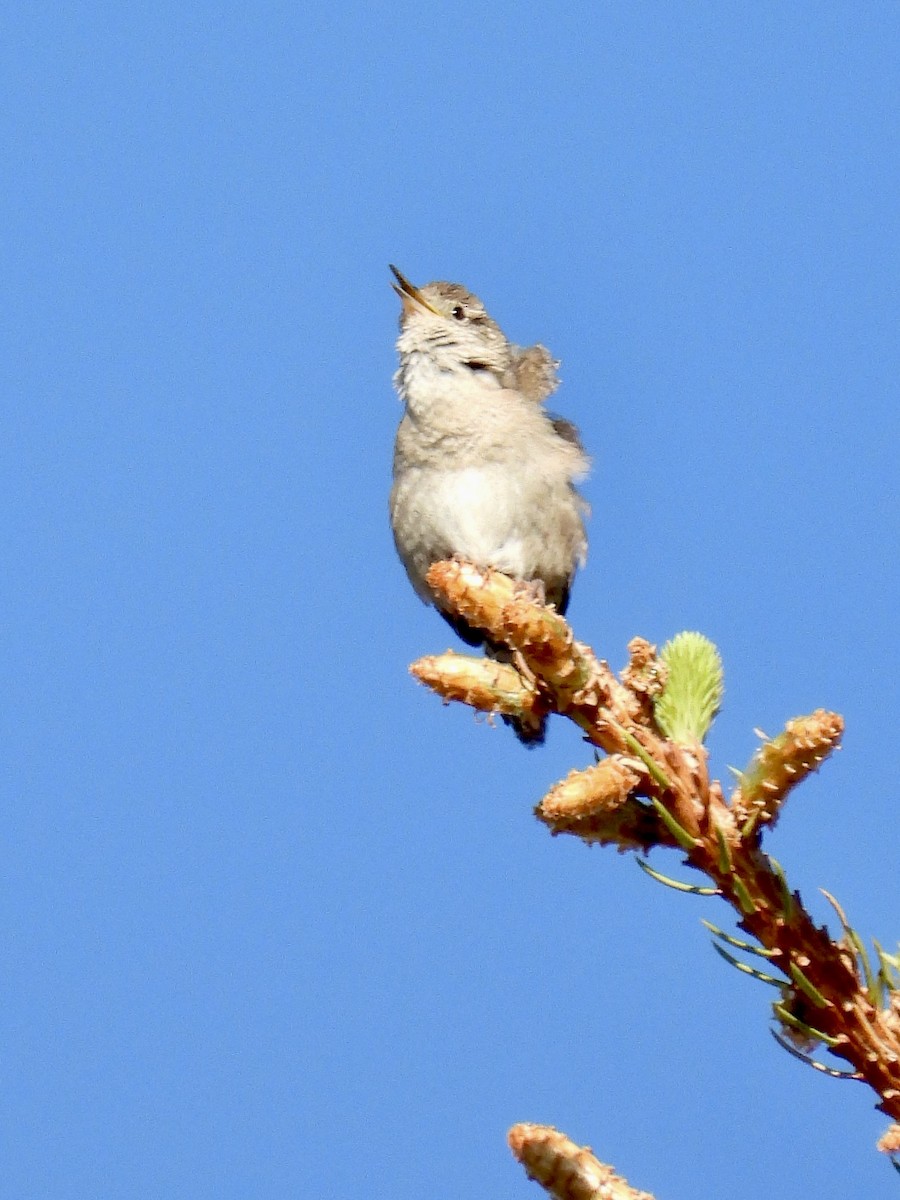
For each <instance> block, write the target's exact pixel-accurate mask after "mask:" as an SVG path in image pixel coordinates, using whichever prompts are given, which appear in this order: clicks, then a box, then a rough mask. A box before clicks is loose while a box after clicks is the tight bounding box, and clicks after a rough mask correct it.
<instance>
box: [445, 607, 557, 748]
mask: <svg viewBox="0 0 900 1200" xmlns="http://www.w3.org/2000/svg"><path fill="white" fill-rule="evenodd" d="M438 612H439V613H440V614H441V616H442V617H443V618H444V620H445V621H446V622H447V624H448V625H450V626H452V628H453V630H454V631H455V632H456V633H457V634H459V636H460V637H461V638H462V639H463V641H464V642H467V643H468V645H470V646H483V647H484V652H485V654H487V656H488V657H489V658H493V659H496V661H497V662H506V663H508V662H511V661H512V651H511V650H510V649H509V647H508V646H504V645H503V643H502V642H494V641H491V639H490V638H489V637H488V636H487V635H486V634H485V632H484V630H483V629H477V628H475V626H473V625H470V624H469V623H468V621H466V620H465V619H464V618H463V617H460V616H458V615H457V614H456V613H448V612H445V611H444V610H443V609H438ZM503 724H504V725H509V727H510V728H511V729H512V731H513V733H514V734H515V735H516V737H517V738H518V739H519V741H520V742H521V743H522V745H523V746H527V748H528V749H529V750H533V749H534V748H535V746H542V745H543V744H544V738H545V737H546V736H547V718H546V717H537V716H532V717H530V718H524V717H504V718H503Z"/></svg>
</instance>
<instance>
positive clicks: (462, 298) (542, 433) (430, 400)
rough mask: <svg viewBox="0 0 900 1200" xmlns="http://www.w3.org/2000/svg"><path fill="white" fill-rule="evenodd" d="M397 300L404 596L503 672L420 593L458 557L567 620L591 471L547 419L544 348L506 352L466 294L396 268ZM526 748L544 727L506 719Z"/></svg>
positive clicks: (394, 506) (462, 626) (493, 326)
mask: <svg viewBox="0 0 900 1200" xmlns="http://www.w3.org/2000/svg"><path fill="white" fill-rule="evenodd" d="M390 270H391V272H392V273H393V276H394V282H392V285H391V286H392V287H393V288H394V291H395V292H396V293H397V295H398V296H399V298H400V302H401V312H400V335H399V337H398V339H397V353H398V358H399V365H398V368H397V371H396V373H395V375H394V386H395V388H396V390H397V392H398V394H399V396H400V399H401V401H402V402H403V407H404V411H403V416H402V418H401V420H400V424H399V427H398V429H397V436H396V441H395V444H394V460H393V484H392V487H391V493H390V519H391V529H392V532H393V536H394V544H395V546H396V548H397V553H398V554H399V557H400V560H401V562H402V563H403V566H404V568H405V569H406V573H407V575H408V577H409V580H410V583H411V584H412V586H413V587H414V588H415V590H416V592H417V593H418V595H419V596H420V597H421V599H422V600H424V601H425V602H426V603H427V604H431V605H433V606H434V607H435V608H436V609H437V610H438V612H439V613H440V614H441V616H442V617H444V619H445V620H446V621H447V622H448V623H449V624H450V625H451V626H452V627H453V629H454V630H455V631H456V633H457V634H458V635H459V636H460V637H461V638H462V639H463V640H464V641H465V642H466V643H468V644H469V645H471V646H479V645H484V646H485V648H486V651H487V653H488V654H490V655H491V656H492V657H494V658H497V659H500V660H503V659H505V660H507V661H508V660H509V657H510V655H509V651H508V650H507V649H506V648H505V647H502V646H499V645H497V644H496V643H492V642H491V641H490V639H489V638H488V637H487V636H486V634H485V633H484V631H483V630H478V629H475V628H473V627H472V626H471V625H469V624H468V623H467V622H466V621H464V620H463V619H462V618H460V617H459V616H457V615H456V614H454V613H452V612H449V611H448V610H447V609H446V608H444V607H443V605H442V601H441V599H440V597H439V596H437V595H435V593H434V592H433V591H432V589H431V588H430V587H429V586H428V583H427V581H426V578H425V576H426V573H427V571H428V569H429V567H431V566H432V564H433V563H435V562H439V561H441V560H443V559H449V558H453V557H457V558H462V559H466V560H468V561H470V562H473V563H474V564H475V565H476V566H478V567H482V568H486V567H493V568H495V569H496V570H498V571H501V572H503V573H504V574H506V575H509V576H511V577H512V578H513V579H515V580H517V581H519V582H521V583H523V584H527V585H531V586H532V587H533V588H534V589H536V591H537V594H538V595H539V596H540V597H541V598H542V599H543V600H544V601H545V602H547V603H550V604H552V605H554V607H555V608H556V610H557V611H558V612H559V613H565V611H566V608H567V606H568V603H569V594H570V591H571V588H572V582H573V579H574V577H575V572H576V569H577V568H578V567H579V566H583V565H584V562H585V558H586V554H587V533H586V530H585V517H586V516H587V513H588V506H587V504H586V502H585V500H584V498H583V497H582V496H581V495H580V493H579V492H578V490H577V488H576V486H575V485H576V483H577V482H579V481H580V480H582V479H583V478H585V477H586V475H587V473H588V469H589V466H590V460H589V458H588V456H587V454H586V453H585V450H584V448H583V446H582V445H581V441H580V438H579V434H578V430H577V429H576V427H575V426H574V425H573V424H571V422H569V421H566V420H564V419H563V418H560V417H556V416H554V415H553V414H551V413H548V412H547V410H546V409H545V407H544V401H545V400H546V399H547V398H548V397H549V396H550V395H551V394H552V393H553V391H555V389H556V387H557V385H558V382H559V380H558V376H557V371H556V369H557V367H558V365H559V364H558V363H557V361H556V360H555V359H554V358H553V356H552V355H551V354H550V352H549V350H547V349H546V348H545V347H544V346H542V345H535V346H529V347H521V346H517V345H515V344H513V343H512V342H510V341H509V339H508V338H507V337H506V335H505V334H504V333H503V331H502V330H501V328H500V326H499V325H498V324H497V322H496V321H495V320H494V319H493V318H492V317H491V316H490V315H489V314H488V312H487V310H486V309H485V306H484V304H483V303H482V302H481V300H479V298H478V297H477V296H476V295H474V294H473V293H472V292H470V291H468V289H467V288H465V287H463V286H462V284H458V283H448V282H445V281H442V280H438V281H436V282H434V283H428V284H426V285H424V286H423V287H416V286H415V285H414V284H412V283H410V281H409V280H408V279H407V278H406V276H405V275H403V274H402V273H401V272H400V271H399V270H398V269H397V268H396V267H394V266H393V265H392V266H391V267H390ZM507 723H508V724H510V725H512V727H513V730H514V732H515V734H516V736H517V737H518V738H519V740H520V741H521V742H522V743H523V744H525V745H526V746H534V745H538V744H540V743H541V742H542V741H543V740H544V736H545V723H546V722H545V719H544V718H533V719H532V720H530V721H525V720H521V719H518V718H508V719H507Z"/></svg>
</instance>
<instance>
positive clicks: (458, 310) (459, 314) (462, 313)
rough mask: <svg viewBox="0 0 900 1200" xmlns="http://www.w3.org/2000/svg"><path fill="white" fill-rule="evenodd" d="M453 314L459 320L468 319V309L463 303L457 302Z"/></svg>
mask: <svg viewBox="0 0 900 1200" xmlns="http://www.w3.org/2000/svg"><path fill="white" fill-rule="evenodd" d="M453 316H454V317H455V318H456V320H457V321H464V320H465V319H466V310H465V309H464V308H463V306H462V305H461V304H457V305H455V306H454V308H453Z"/></svg>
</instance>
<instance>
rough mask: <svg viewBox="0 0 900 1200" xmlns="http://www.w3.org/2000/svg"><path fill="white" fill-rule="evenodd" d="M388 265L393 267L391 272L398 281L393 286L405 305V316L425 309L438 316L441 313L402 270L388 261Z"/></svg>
mask: <svg viewBox="0 0 900 1200" xmlns="http://www.w3.org/2000/svg"><path fill="white" fill-rule="evenodd" d="M388 266H389V267H390V268H391V273H392V274H393V276H394V278H395V279H396V280H397V282H396V283H392V284H391V287H392V288H393V289H394V291H395V292H396V293H397V295H398V296H399V297H400V303H401V304H402V305H403V315H404V316H407V314H409V315H411V314H412V313H415V312H421V311H422V310H423V309H424V310H425V312H430V313H434V315H435V316H436V317H439V316H440V315H441V314H440V313H439V312H438V310H437V309H436V308H435V307H434V306H433V305H431V304H429V303H428V301H427V300H426V299H425V297H424V296H423V295H422V293H421V292H420V291H419V289H418V288H417V287H416V286H415V284H412V283H410V282H409V280H408V279H407V278H406V276H405V275H404V274H403V273H402V272H400V271H398V270H397V268H396V267H395V266H394V264H393V263H388Z"/></svg>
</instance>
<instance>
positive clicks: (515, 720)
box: [503, 717, 547, 750]
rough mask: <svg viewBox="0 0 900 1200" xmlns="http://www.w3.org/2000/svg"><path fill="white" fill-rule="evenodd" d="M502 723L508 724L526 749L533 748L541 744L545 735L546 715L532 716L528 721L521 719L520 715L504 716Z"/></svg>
mask: <svg viewBox="0 0 900 1200" xmlns="http://www.w3.org/2000/svg"><path fill="white" fill-rule="evenodd" d="M503 724H504V725H509V727H510V728H511V729H512V731H513V733H514V734H515V735H516V737H517V738H518V739H519V741H520V742H521V743H522V745H523V746H525V747H526V748H527V749H528V750H533V749H534V748H535V746H543V744H544V738H545V737H546V736H547V718H546V717H533V718H532V719H531V720H530V721H523V720H522V719H521V717H504V718H503Z"/></svg>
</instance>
